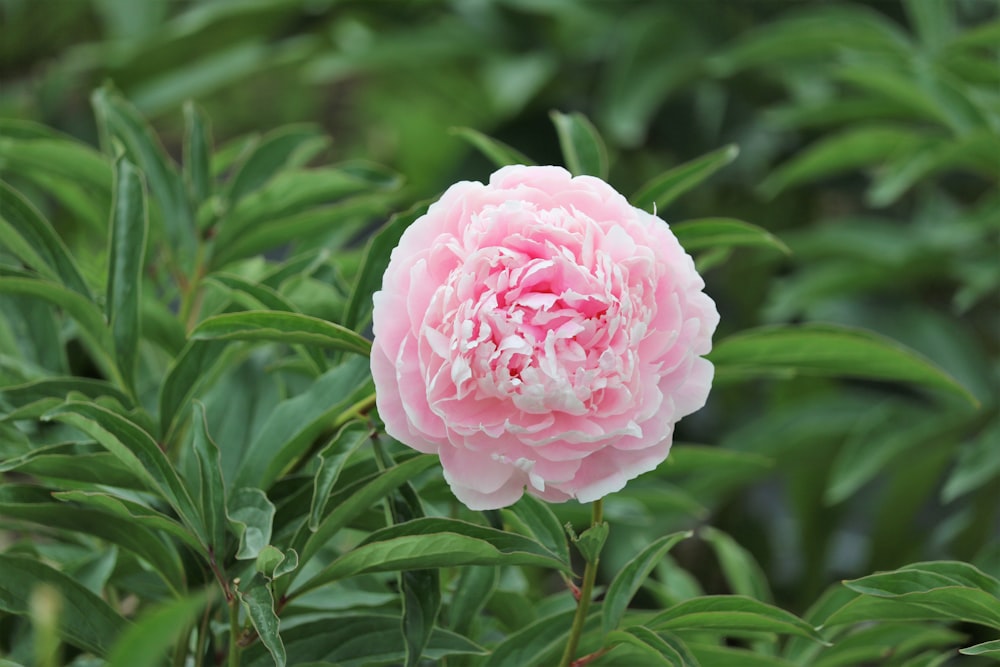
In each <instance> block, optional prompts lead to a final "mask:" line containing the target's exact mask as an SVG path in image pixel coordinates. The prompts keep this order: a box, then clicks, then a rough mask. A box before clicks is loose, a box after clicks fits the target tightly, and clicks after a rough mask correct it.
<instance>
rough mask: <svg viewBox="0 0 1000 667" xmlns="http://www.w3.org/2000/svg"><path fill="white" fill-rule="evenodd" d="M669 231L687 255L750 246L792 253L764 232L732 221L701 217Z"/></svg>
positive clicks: (744, 223)
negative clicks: (698, 251)
mask: <svg viewBox="0 0 1000 667" xmlns="http://www.w3.org/2000/svg"><path fill="white" fill-rule="evenodd" d="M670 231H672V232H673V233H674V236H676V237H677V240H678V241H680V242H681V245H682V246H684V249H685V250H687V251H688V252H689V253H691V252H694V251H696V250H706V249H710V248H728V247H733V246H749V247H763V248H776V249H778V250H780V251H781V252H783V253H785V254H786V255H787V254H791V252H792V251H791V250H790V249H789V248H788V246H786V245H785V244H784V243H782V241H781V239H779V238H778V237H776V236H774V235H773V234H771V233H770V232H768V231H767V230H766V229H763V228H761V227H758V226H757V225H751V224H750V223H749V222H743V221H742V220H735V219H733V218H700V219H698V220H685V221H684V222H675V223H673V224H671V225H670Z"/></svg>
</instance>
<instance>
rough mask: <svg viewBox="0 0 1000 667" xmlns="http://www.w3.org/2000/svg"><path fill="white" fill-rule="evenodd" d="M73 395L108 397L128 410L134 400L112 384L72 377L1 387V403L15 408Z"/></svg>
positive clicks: (43, 379) (44, 379)
mask: <svg viewBox="0 0 1000 667" xmlns="http://www.w3.org/2000/svg"><path fill="white" fill-rule="evenodd" d="M71 393H78V394H83V395H84V396H86V397H88V398H92V399H96V398H99V397H101V396H108V397H110V398H113V399H115V400H116V401H118V402H119V403H121V404H122V405H123V406H125V407H126V408H130V407H132V399H131V398H129V396H128V395H127V394H125V393H124V392H123V391H122V390H121V389H119V388H118V387H116V386H114V385H113V384H111V383H110V382H107V381H105V380H96V379H94V378H86V377H70V376H66V377H49V378H42V379H40V380H33V381H31V382H26V383H24V384H18V385H13V386H8V387H0V401H3V403H5V404H7V405H10V406H11V407H13V408H20V407H24V406H26V405H29V404H31V403H34V402H36V401H40V400H43V399H46V398H59V399H65V398H66V396H67V395H69V394H71Z"/></svg>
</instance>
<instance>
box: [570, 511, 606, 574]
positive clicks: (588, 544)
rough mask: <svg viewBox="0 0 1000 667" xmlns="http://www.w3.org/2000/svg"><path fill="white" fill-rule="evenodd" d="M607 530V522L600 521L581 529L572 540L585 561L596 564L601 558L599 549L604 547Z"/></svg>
mask: <svg viewBox="0 0 1000 667" xmlns="http://www.w3.org/2000/svg"><path fill="white" fill-rule="evenodd" d="M609 530H610V526H609V525H608V522H607V521H602V522H601V523H599V524H596V525H593V526H591V527H590V528H588V529H587V530H585V531H583V533H581V534H580V537H578V538H576V539H575V540H573V543H574V544H575V545H576V548H577V549H578V550H579V551H580V555H581V556H583V559H584V560H585V561H587V562H588V563H592V564H594V565H596V564H597V562H598V561H599V560H600V558H601V549H603V548H604V543H605V542H606V541H607V539H608V531H609Z"/></svg>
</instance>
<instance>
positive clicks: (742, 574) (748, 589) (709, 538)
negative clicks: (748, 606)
mask: <svg viewBox="0 0 1000 667" xmlns="http://www.w3.org/2000/svg"><path fill="white" fill-rule="evenodd" d="M698 536H699V537H700V538H701V539H703V540H704V541H705V542H707V543H708V544H709V545H710V546H711V547H712V550H713V551H715V557H716V559H717V560H718V561H719V566H720V567H721V569H722V573H723V575H725V577H726V582H727V583H728V584H729V589H730V590H731V591H732V592H733V593H735V594H736V595H745V596H747V597H751V598H754V599H756V600H761V601H762V602H771V601H772V596H771V589H770V587H769V586H768V585H767V576H766V575H765V574H764V571H763V570H762V569H761V567H760V564H759V563H758V562H757V560H756V559H755V558H754V557H753V554H751V553H750V551H749V550H748V549H746V548H745V547H744V546H743V545H741V544H740V543H739V542H737V541H736V540H734V539H733V538H732V537H730V536H729V535H727V534H726V533H724V532H722V531H721V530H717V529H715V528H712V527H711V526H706V527H705V528H702V529H701V530H699V531H698Z"/></svg>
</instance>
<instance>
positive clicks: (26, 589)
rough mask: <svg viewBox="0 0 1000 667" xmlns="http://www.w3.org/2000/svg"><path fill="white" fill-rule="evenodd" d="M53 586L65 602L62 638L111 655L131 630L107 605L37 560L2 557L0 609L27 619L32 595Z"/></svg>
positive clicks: (60, 617) (10, 556)
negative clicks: (39, 589) (115, 644)
mask: <svg viewBox="0 0 1000 667" xmlns="http://www.w3.org/2000/svg"><path fill="white" fill-rule="evenodd" d="M42 585H47V586H51V587H52V588H54V589H55V590H56V591H58V593H59V595H60V597H61V598H62V599H63V600H64V603H65V604H64V607H65V609H66V612H65V613H63V614H60V615H59V619H58V623H59V635H60V636H61V637H62V638H63V640H64V641H66V642H68V643H69V644H72V645H73V646H77V647H79V648H81V649H83V650H85V651H90V652H91V653H94V654H96V655H98V656H107V655H108V652H109V650H110V648H111V646H112V643H113V642H114V640H115V639H116V638H117V637H118V636H119V635H121V633H122V631H124V630H125V628H126V627H127V621H126V620H125V619H124V618H122V617H121V616H120V615H119V614H118V613H117V612H115V610H114V609H112V608H111V607H110V606H109V605H108V603H107V602H105V601H104V600H102V599H101V598H99V597H98V596H97V595H94V594H93V593H91V592H90V591H89V590H87V589H86V588H85V587H84V586H83V585H81V584H79V583H77V582H76V581H74V580H73V579H71V578H70V577H69V576H67V575H65V574H63V573H62V572H59V571H58V570H54V569H52V568H51V567H49V566H48V565H45V564H44V563H41V562H39V561H37V560H34V559H29V558H23V557H19V556H12V555H9V554H0V610H2V611H4V612H6V613H9V614H17V615H19V616H26V615H28V614H29V613H30V609H31V602H30V600H31V595H32V592H33V591H34V590H35V589H36V588H37V587H38V586H42Z"/></svg>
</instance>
